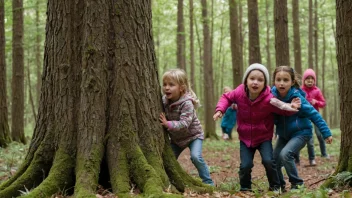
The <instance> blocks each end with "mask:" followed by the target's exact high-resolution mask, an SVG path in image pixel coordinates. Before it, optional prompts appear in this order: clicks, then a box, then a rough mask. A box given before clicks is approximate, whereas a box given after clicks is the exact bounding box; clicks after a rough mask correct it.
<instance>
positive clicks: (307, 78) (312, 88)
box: [302, 69, 329, 165]
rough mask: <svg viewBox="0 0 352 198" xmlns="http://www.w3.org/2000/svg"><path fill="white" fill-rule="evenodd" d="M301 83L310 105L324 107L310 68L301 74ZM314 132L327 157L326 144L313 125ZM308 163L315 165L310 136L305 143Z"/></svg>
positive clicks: (312, 142)
mask: <svg viewBox="0 0 352 198" xmlns="http://www.w3.org/2000/svg"><path fill="white" fill-rule="evenodd" d="M302 82H303V85H302V90H303V91H304V92H305V93H306V94H307V96H306V99H307V101H308V102H309V103H310V104H312V106H313V107H314V108H315V109H316V110H317V111H318V112H319V108H324V107H325V104H326V103H325V98H324V96H323V93H322V92H321V91H320V89H319V88H318V87H317V86H316V84H315V82H316V76H315V72H314V70H312V69H307V70H306V71H305V72H304V74H303V79H302ZM314 131H315V134H316V136H317V138H318V140H319V145H320V152H321V156H322V157H324V158H327V159H328V158H329V155H328V154H327V152H326V145H325V141H324V139H323V136H322V135H321V133H320V131H319V128H318V127H316V126H314ZM307 149H308V155H309V163H310V165H316V162H315V159H314V158H315V153H314V138H313V137H312V138H311V139H310V140H309V141H308V144H307Z"/></svg>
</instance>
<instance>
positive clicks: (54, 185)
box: [21, 149, 75, 198]
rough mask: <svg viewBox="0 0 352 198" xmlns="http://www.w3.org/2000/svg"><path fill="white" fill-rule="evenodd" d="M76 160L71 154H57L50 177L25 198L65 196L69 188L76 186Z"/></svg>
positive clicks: (61, 152) (60, 152)
mask: <svg viewBox="0 0 352 198" xmlns="http://www.w3.org/2000/svg"><path fill="white" fill-rule="evenodd" d="M74 162H75V161H74V159H73V158H72V156H71V155H70V154H67V153H64V152H63V151H62V150H60V149H59V150H58V151H57V152H56V156H55V159H54V163H53V167H52V168H51V169H50V172H49V176H48V177H47V178H46V179H45V180H44V181H43V182H42V183H41V184H40V185H39V186H38V187H36V188H35V189H34V190H33V191H31V192H30V193H29V194H28V195H25V196H21V197H23V198H32V197H33V198H38V197H50V196H51V195H53V194H55V193H56V192H62V193H63V194H65V191H66V190H67V188H71V187H72V186H73V184H74V182H73V181H74V175H73V173H74V166H75V164H74Z"/></svg>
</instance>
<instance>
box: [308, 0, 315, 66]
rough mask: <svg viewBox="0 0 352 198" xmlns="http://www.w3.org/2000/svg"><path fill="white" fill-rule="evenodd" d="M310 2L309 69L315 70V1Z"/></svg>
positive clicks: (310, 0)
mask: <svg viewBox="0 0 352 198" xmlns="http://www.w3.org/2000/svg"><path fill="white" fill-rule="evenodd" d="M308 1H309V7H308V12H309V19H308V20H309V22H308V67H309V68H311V69H313V66H314V65H313V0H308Z"/></svg>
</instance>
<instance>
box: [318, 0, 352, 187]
mask: <svg viewBox="0 0 352 198" xmlns="http://www.w3.org/2000/svg"><path fill="white" fill-rule="evenodd" d="M351 7H352V1H349V0H336V42H337V43H336V44H337V64H338V73H339V95H340V100H341V101H340V109H341V115H342V116H341V121H340V123H341V125H340V128H341V145H340V158H339V161H338V165H337V166H336V170H335V173H334V175H336V174H338V173H341V172H344V171H348V172H350V171H351V170H352V164H351V157H352V142H351V136H352V128H351V122H352V115H351V113H350V111H351V109H352V103H351V100H352V95H351V92H352V87H351V83H352V78H351V76H352V15H351V14H350V13H351ZM335 182H336V181H335V179H334V177H330V178H329V179H328V180H327V181H326V182H325V183H324V186H327V187H331V186H333V185H334V184H335Z"/></svg>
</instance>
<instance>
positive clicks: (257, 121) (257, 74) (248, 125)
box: [213, 63, 300, 191]
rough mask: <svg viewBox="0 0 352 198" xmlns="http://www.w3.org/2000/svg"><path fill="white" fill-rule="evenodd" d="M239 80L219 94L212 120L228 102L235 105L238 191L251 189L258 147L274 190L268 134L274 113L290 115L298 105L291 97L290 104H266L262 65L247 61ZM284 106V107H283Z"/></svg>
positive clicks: (276, 184) (268, 96)
mask: <svg viewBox="0 0 352 198" xmlns="http://www.w3.org/2000/svg"><path fill="white" fill-rule="evenodd" d="M242 82H243V84H241V85H239V86H238V87H237V88H236V89H234V90H232V91H230V92H228V93H225V94H223V95H222V96H221V98H220V100H219V102H218V104H217V106H216V111H215V112H216V113H215V114H214V116H213V118H214V120H217V119H218V118H221V117H222V115H223V113H224V112H225V111H226V110H227V108H228V107H229V106H230V105H231V104H232V103H236V104H237V106H238V112H237V124H238V128H237V131H238V136H239V139H240V158H241V164H240V170H239V177H240V185H241V189H240V190H241V191H251V189H252V187H251V185H252V181H251V172H252V168H253V158H254V154H255V151H256V150H258V151H259V153H260V155H261V157H262V164H263V165H264V167H265V171H266V176H267V177H268V181H269V190H270V191H278V190H279V188H280V182H279V178H278V175H277V170H276V163H275V161H274V159H273V147H272V138H273V132H274V113H278V114H284V115H292V114H294V113H296V111H297V110H296V109H293V108H291V105H292V106H293V107H294V108H298V107H299V105H300V100H299V99H295V100H293V101H292V102H291V105H290V104H286V103H282V102H281V103H280V102H279V104H277V105H279V106H281V109H279V108H278V107H276V106H273V105H271V104H270V100H271V99H272V98H273V95H272V94H271V92H270V87H269V86H268V83H269V73H268V70H267V69H266V67H265V66H264V65H261V64H258V63H255V64H252V65H250V66H249V67H248V68H247V70H246V72H245V73H244V75H243V81H242ZM283 109H286V110H288V111H285V110H283Z"/></svg>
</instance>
